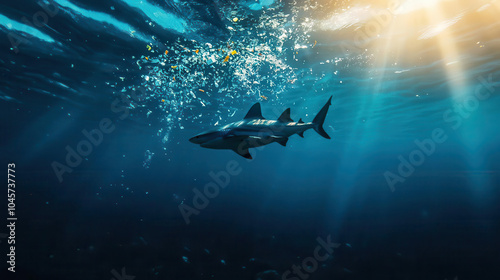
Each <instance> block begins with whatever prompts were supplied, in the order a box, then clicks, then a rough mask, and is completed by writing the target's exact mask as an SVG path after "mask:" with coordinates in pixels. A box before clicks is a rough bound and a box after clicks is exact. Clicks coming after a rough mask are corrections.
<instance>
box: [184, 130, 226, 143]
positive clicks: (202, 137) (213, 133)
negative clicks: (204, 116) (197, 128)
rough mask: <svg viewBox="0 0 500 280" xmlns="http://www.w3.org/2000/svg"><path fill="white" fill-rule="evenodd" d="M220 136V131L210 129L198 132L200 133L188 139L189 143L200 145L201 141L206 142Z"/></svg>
mask: <svg viewBox="0 0 500 280" xmlns="http://www.w3.org/2000/svg"><path fill="white" fill-rule="evenodd" d="M221 136H223V134H222V131H220V130H210V131H206V132H203V133H200V134H198V135H196V136H194V137H192V138H191V139H189V141H190V142H191V143H195V144H200V145H201V144H203V143H207V142H210V141H213V140H215V139H217V138H220V137H221Z"/></svg>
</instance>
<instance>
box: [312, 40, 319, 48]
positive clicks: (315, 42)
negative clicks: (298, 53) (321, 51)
mask: <svg viewBox="0 0 500 280" xmlns="http://www.w3.org/2000/svg"><path fill="white" fill-rule="evenodd" d="M317 43H318V41H316V40H314V45H313V48H314V47H315V46H316V44H317Z"/></svg>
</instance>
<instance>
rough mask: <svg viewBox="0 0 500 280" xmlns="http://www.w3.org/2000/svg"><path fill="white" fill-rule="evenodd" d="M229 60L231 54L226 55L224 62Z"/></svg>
mask: <svg viewBox="0 0 500 280" xmlns="http://www.w3.org/2000/svg"><path fill="white" fill-rule="evenodd" d="M228 61H229V55H228V56H226V58H224V63H226V62H228Z"/></svg>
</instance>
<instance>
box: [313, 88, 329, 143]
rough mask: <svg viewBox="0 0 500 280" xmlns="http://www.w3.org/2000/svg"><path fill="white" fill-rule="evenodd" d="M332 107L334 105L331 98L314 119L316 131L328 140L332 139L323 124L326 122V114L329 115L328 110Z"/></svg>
mask: <svg viewBox="0 0 500 280" xmlns="http://www.w3.org/2000/svg"><path fill="white" fill-rule="evenodd" d="M330 105H332V97H330V99H328V101H327V102H326V104H325V106H323V108H321V110H320V111H319V113H318V114H317V115H316V117H314V120H313V124H314V130H316V132H317V133H318V134H319V135H321V136H323V137H325V138H326V139H330V136H329V135H328V134H327V133H326V131H325V130H324V129H323V123H324V122H325V118H326V113H328V108H329V107H330Z"/></svg>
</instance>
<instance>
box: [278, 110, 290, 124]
mask: <svg viewBox="0 0 500 280" xmlns="http://www.w3.org/2000/svg"><path fill="white" fill-rule="evenodd" d="M278 121H280V122H293V120H292V118H290V108H288V109H286V110H285V111H284V112H283V114H281V116H280V117H279V118H278Z"/></svg>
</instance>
